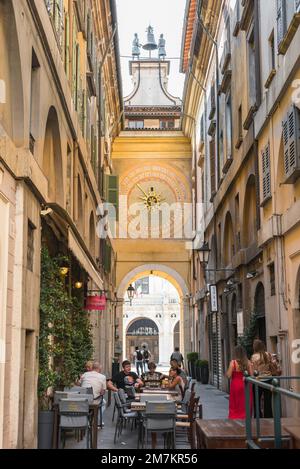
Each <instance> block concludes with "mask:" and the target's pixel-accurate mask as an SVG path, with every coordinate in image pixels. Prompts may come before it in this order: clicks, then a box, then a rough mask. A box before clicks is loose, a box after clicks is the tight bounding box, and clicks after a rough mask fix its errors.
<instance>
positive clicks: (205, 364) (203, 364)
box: [199, 360, 208, 367]
mask: <svg viewBox="0 0 300 469" xmlns="http://www.w3.org/2000/svg"><path fill="white" fill-rule="evenodd" d="M199 366H200V367H201V366H208V361H207V360H199Z"/></svg>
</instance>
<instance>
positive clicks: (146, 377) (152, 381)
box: [142, 362, 163, 388]
mask: <svg viewBox="0 0 300 469" xmlns="http://www.w3.org/2000/svg"><path fill="white" fill-rule="evenodd" d="M148 369H149V371H147V372H146V373H143V374H142V380H143V383H144V386H148V387H149V388H159V387H160V384H161V381H162V379H163V374H162V373H160V372H159V371H155V370H156V365H155V363H154V362H150V363H149V364H148Z"/></svg>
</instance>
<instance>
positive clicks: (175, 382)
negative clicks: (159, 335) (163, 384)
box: [168, 368, 184, 399]
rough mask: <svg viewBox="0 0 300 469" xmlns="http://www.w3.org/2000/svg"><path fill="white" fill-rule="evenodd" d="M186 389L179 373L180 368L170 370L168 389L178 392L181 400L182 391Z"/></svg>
mask: <svg viewBox="0 0 300 469" xmlns="http://www.w3.org/2000/svg"><path fill="white" fill-rule="evenodd" d="M183 388H184V384H183V380H182V378H181V377H180V375H179V373H178V368H170V371H169V384H168V389H170V390H172V391H177V393H178V395H179V398H180V399H181V397H182V393H181V389H183Z"/></svg>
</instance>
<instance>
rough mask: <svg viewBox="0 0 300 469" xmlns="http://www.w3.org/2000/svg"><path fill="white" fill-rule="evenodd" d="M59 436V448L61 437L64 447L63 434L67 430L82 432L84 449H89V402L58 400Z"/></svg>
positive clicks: (83, 400)
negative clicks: (84, 443) (83, 434)
mask: <svg viewBox="0 0 300 469" xmlns="http://www.w3.org/2000/svg"><path fill="white" fill-rule="evenodd" d="M58 405H59V415H60V419H59V434H58V447H59V448H60V445H61V439H62V436H63V448H64V446H65V432H66V431H67V430H75V433H76V431H80V430H82V431H84V432H85V433H86V447H87V449H88V448H89V443H90V438H91V433H90V425H89V402H88V400H87V399H75V400H74V399H60V401H59V404H58Z"/></svg>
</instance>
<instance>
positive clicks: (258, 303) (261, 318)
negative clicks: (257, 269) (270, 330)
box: [254, 282, 267, 343]
mask: <svg viewBox="0 0 300 469" xmlns="http://www.w3.org/2000/svg"><path fill="white" fill-rule="evenodd" d="M254 310H255V312H256V314H257V336H258V338H259V339H260V340H262V341H264V342H265V343H266V338H267V336H266V317H265V316H266V311H265V288H264V286H263V284H262V283H261V282H260V283H259V284H258V285H257V287H256V290H255V299H254Z"/></svg>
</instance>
